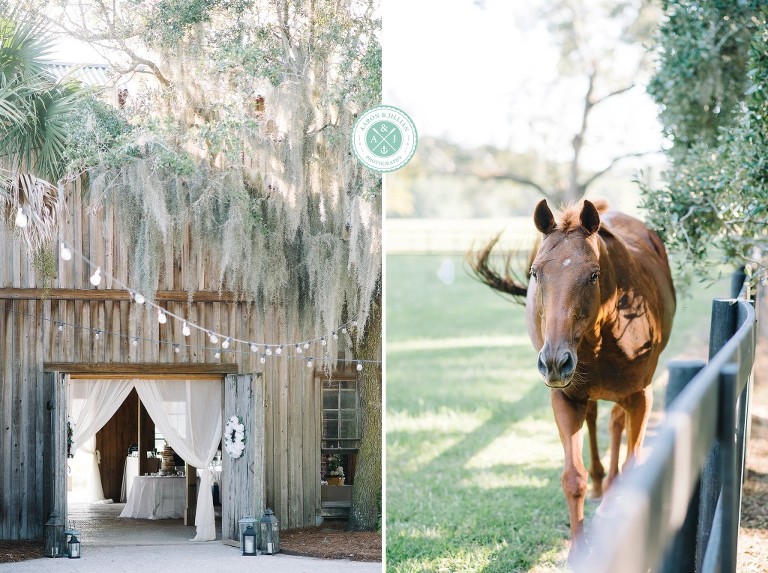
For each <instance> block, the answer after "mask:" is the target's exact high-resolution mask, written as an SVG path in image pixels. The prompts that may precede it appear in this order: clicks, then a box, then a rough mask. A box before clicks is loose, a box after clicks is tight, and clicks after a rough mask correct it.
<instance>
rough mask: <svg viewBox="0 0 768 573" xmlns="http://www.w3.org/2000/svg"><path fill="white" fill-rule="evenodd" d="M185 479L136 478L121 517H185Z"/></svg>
mask: <svg viewBox="0 0 768 573" xmlns="http://www.w3.org/2000/svg"><path fill="white" fill-rule="evenodd" d="M185 484H186V480H185V478H183V477H165V476H163V477H160V476H136V477H135V478H133V487H131V493H130V495H129V496H128V501H127V502H126V503H125V508H124V509H123V512H122V513H121V514H120V517H135V518H139V519H177V518H180V517H184V499H185V495H184V493H185V491H184V490H185Z"/></svg>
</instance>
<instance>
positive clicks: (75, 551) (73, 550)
mask: <svg viewBox="0 0 768 573" xmlns="http://www.w3.org/2000/svg"><path fill="white" fill-rule="evenodd" d="M67 546H68V547H69V558H70V559H80V540H79V539H78V538H77V535H73V536H72V537H70V538H69V542H68V543H67Z"/></svg>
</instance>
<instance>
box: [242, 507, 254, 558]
mask: <svg viewBox="0 0 768 573" xmlns="http://www.w3.org/2000/svg"><path fill="white" fill-rule="evenodd" d="M250 515H251V511H250V510H248V516H246V517H244V518H243V519H241V520H239V521H238V522H237V525H238V526H239V527H240V551H242V550H243V534H244V533H245V530H246V529H248V528H249V527H250V528H251V529H253V531H254V533H256V522H257V521H258V520H257V519H256V518H255V517H250Z"/></svg>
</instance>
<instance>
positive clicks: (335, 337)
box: [331, 330, 339, 340]
mask: <svg viewBox="0 0 768 573" xmlns="http://www.w3.org/2000/svg"><path fill="white" fill-rule="evenodd" d="M331 335H332V336H333V339H334V340H338V339H339V335H338V334H336V331H335V330H334V331H333V332H332V333H331Z"/></svg>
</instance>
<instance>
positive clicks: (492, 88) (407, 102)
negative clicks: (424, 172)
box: [382, 0, 661, 169]
mask: <svg viewBox="0 0 768 573" xmlns="http://www.w3.org/2000/svg"><path fill="white" fill-rule="evenodd" d="M540 4H541V0H539V1H532V2H516V1H509V0H507V1H505V0H486V1H484V2H483V1H477V0H475V1H473V0H415V1H414V0H383V34H382V38H383V54H384V63H383V68H384V89H383V92H384V93H383V102H384V103H385V104H389V105H394V106H396V107H399V108H401V109H403V110H404V111H405V112H406V113H408V114H409V115H410V116H411V118H412V119H413V120H414V122H415V124H416V126H417V130H418V132H419V136H420V137H423V136H427V135H429V136H434V137H442V138H446V139H449V140H451V141H453V142H455V143H459V144H463V145H465V146H467V147H475V146H480V145H485V144H492V145H496V146H498V147H502V148H513V149H516V150H518V151H522V150H523V149H526V148H527V147H530V146H531V145H534V146H536V145H538V146H542V147H547V148H548V152H550V153H552V152H554V153H556V154H559V155H563V158H565V156H566V155H568V154H569V153H570V137H572V134H573V133H574V131H573V128H574V126H575V122H577V121H579V119H580V116H579V114H578V109H577V108H574V107H573V106H569V105H568V104H567V103H564V99H568V98H571V100H573V99H574V94H575V95H576V99H575V101H577V102H578V101H579V99H578V98H580V97H582V96H581V94H583V93H584V89H585V84H584V85H579V84H574V83H568V82H566V81H565V80H563V79H562V78H560V77H559V76H558V71H557V58H558V51H557V48H556V47H555V46H554V45H553V44H552V43H551V39H550V38H551V36H550V34H549V33H548V29H547V23H546V22H545V21H543V20H542V18H541V16H540V15H538V13H537V8H536V7H537V6H538V5H540ZM607 26H609V27H610V23H608V24H607ZM606 32H610V30H606ZM596 41H597V40H596ZM616 57H617V58H619V57H622V56H621V54H618V53H617V54H616ZM619 99H620V100H621V101H619ZM552 110H556V112H555V113H554V114H552V113H551V112H552ZM596 110H597V108H596ZM547 114H548V115H550V116H552V115H554V116H555V118H556V121H557V122H558V123H559V124H560V125H558V126H557V127H560V126H562V128H563V129H562V130H561V133H562V135H563V137H567V139H563V140H562V141H559V142H553V141H539V140H538V139H537V137H536V134H535V133H533V132H532V131H531V128H530V125H529V124H530V120H531V118H533V117H537V116H542V115H547ZM591 121H592V122H593V124H592V126H591V127H592V128H593V131H592V133H593V134H596V133H597V134H599V136H598V137H596V138H595V140H594V141H593V145H592V146H591V148H590V149H589V151H588V152H587V153H586V155H585V157H584V162H585V165H586V166H588V167H592V168H595V169H598V168H600V167H601V166H603V165H604V164H605V163H606V162H607V161H608V160H609V158H610V157H611V156H613V154H615V153H616V151H617V150H618V151H625V150H637V149H642V150H648V149H658V148H659V146H660V145H661V138H660V136H659V132H660V129H659V125H658V122H657V120H656V108H655V105H654V104H653V103H652V102H651V100H650V98H649V97H648V96H647V95H646V94H645V91H644V89H643V88H635V89H634V90H632V91H631V92H629V93H627V94H626V95H624V96H622V97H621V98H618V99H617V100H616V101H615V102H613V103H612V104H611V105H606V106H605V109H602V110H600V112H599V113H598V112H597V111H596V112H595V113H594V115H593V116H592V118H591ZM557 127H556V128H555V131H556V132H557Z"/></svg>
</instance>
